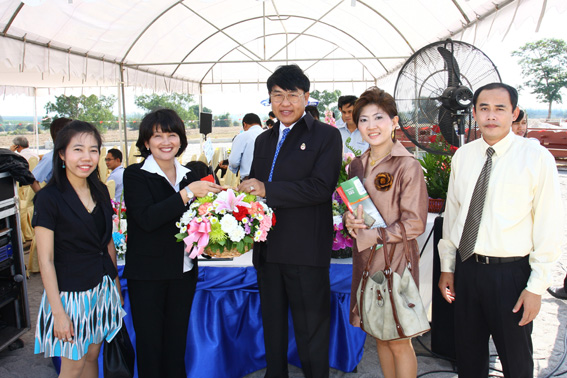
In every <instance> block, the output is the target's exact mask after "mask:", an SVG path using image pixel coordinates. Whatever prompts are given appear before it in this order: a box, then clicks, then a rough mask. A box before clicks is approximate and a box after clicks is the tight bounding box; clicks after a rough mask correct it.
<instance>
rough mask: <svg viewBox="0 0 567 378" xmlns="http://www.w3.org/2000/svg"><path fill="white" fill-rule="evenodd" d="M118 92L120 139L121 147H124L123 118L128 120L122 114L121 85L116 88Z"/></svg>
mask: <svg viewBox="0 0 567 378" xmlns="http://www.w3.org/2000/svg"><path fill="white" fill-rule="evenodd" d="M116 90H117V91H118V138H119V143H120V144H119V146H120V147H122V141H123V140H124V138H122V131H123V130H124V129H123V127H122V118H124V119H126V117H124V114H123V113H122V100H123V99H122V96H121V94H120V85H117V86H116Z"/></svg>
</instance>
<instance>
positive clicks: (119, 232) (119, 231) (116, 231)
mask: <svg viewBox="0 0 567 378" xmlns="http://www.w3.org/2000/svg"><path fill="white" fill-rule="evenodd" d="M120 199H121V201H120V202H116V201H114V200H111V203H112V208H113V209H114V215H113V216H112V240H113V241H114V248H116V258H117V260H120V261H123V260H124V257H125V256H126V241H127V240H128V228H127V226H128V221H127V220H126V205H125V204H124V200H122V198H120Z"/></svg>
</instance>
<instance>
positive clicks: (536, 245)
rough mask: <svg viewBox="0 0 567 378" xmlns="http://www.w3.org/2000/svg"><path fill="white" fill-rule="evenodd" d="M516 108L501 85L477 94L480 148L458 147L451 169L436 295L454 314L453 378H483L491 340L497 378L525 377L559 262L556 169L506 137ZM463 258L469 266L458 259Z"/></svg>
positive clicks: (541, 152)
mask: <svg viewBox="0 0 567 378" xmlns="http://www.w3.org/2000/svg"><path fill="white" fill-rule="evenodd" d="M517 102H518V92H517V91H516V90H515V89H514V88H512V87H510V86H508V85H506V84H502V83H492V84H488V85H485V86H484V87H481V88H479V89H478V90H477V91H476V92H475V94H474V96H473V104H474V109H473V115H474V117H475V120H476V122H477V124H478V125H479V128H480V131H481V133H482V138H481V139H478V140H475V141H474V142H471V143H468V144H466V145H464V146H462V147H460V148H459V149H458V151H457V152H456V153H455V155H454V157H453V161H452V165H451V169H452V170H451V179H450V182H449V191H448V193H447V204H446V210H445V216H444V221H443V238H442V239H441V241H440V242H439V255H440V258H441V272H442V273H441V277H440V279H439V288H440V290H441V293H442V295H443V297H444V298H445V300H446V301H447V302H449V303H452V302H454V306H455V344H456V352H457V367H458V370H459V377H465V378H467V377H475V378H476V377H483V378H486V377H487V376H488V374H489V371H488V366H489V365H488V363H489V347H488V342H489V337H490V336H492V339H493V341H494V344H495V346H496V349H497V351H498V356H499V357H500V361H501V363H502V369H503V372H504V376H505V377H514V378H518V377H532V376H533V369H534V364H533V346H532V341H531V333H532V328H533V323H532V321H533V320H534V319H535V317H536V316H537V314H538V312H539V310H540V306H541V295H542V294H543V293H544V292H545V291H546V289H547V288H548V287H549V285H550V280H551V271H552V268H553V267H554V265H555V262H556V261H557V259H558V258H559V256H560V254H561V235H562V234H563V224H562V220H563V212H562V203H561V194H560V188H559V178H558V175H557V167H556V164H555V159H554V158H553V156H552V155H551V154H550V153H549V152H548V151H547V150H546V149H545V148H544V147H542V146H540V144H539V143H538V142H537V141H533V140H530V139H526V138H522V137H519V136H517V135H515V134H514V133H513V132H512V131H511V126H512V121H513V120H514V119H515V118H516V117H517V115H518V111H519V110H518V108H517ZM492 151H494V152H493V154H492V167H491V169H490V170H489V171H490V176H489V178H488V184H487V185H488V186H487V189H486V197H485V200H484V205H483V206H482V205H481V206H479V207H478V208H482V209H483V210H482V213H481V217H480V224H479V225H478V232H475V234H476V242H474V241H473V242H472V243H463V242H462V241H461V236H462V235H463V233H467V234H470V232H468V231H466V230H465V231H463V230H464V229H465V221H466V223H467V228H468V230H469V231H470V229H472V228H476V227H471V225H472V224H473V223H475V221H470V222H469V220H468V219H467V214H468V210H469V205H470V204H471V197H472V196H473V191H474V188H475V184H476V182H477V178H479V175H480V172H481V170H482V168H483V166H484V165H485V162H486V161H487V159H488V158H487V156H490V155H491V153H492ZM476 197H477V196H475V198H476ZM476 203H481V204H482V202H476ZM476 203H475V204H476ZM472 213H473V212H471V214H472ZM477 214H478V213H477ZM471 218H472V217H471ZM476 224H478V223H476ZM465 239H466V238H463V240H465ZM473 240H474V239H473ZM459 245H461V246H459ZM471 249H472V255H470V257H469V255H468V253H464V252H463V251H464V250H468V251H470V250H471ZM461 253H462V254H463V256H464V257H461ZM463 259H464V261H463Z"/></svg>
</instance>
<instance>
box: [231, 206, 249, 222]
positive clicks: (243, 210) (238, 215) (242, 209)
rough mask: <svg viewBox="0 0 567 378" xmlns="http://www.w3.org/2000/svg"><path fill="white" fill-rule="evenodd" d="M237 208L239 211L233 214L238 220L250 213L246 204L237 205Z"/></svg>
mask: <svg viewBox="0 0 567 378" xmlns="http://www.w3.org/2000/svg"><path fill="white" fill-rule="evenodd" d="M236 209H238V212H236V211H235V212H233V213H232V216H233V217H234V218H236V220H237V221H241V220H242V219H244V217H245V216H247V215H248V208H246V207H244V206H236Z"/></svg>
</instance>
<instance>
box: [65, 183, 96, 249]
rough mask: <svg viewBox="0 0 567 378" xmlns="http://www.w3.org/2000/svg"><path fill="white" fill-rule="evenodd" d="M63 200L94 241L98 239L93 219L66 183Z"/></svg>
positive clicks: (73, 190)
mask: <svg viewBox="0 0 567 378" xmlns="http://www.w3.org/2000/svg"><path fill="white" fill-rule="evenodd" d="M62 197H63V200H64V201H65V202H66V203H67V205H69V208H70V209H71V211H72V212H73V213H75V215H76V216H77V217H78V218H79V219H80V220H81V222H83V224H84V225H85V228H86V229H87V230H88V232H90V233H91V235H92V236H94V237H96V240H98V239H99V237H98V235H97V231H96V226H95V223H94V219H93V217H92V216H91V214H89V212H88V211H87V209H85V206H84V205H83V203H82V202H81V200H80V199H79V196H78V195H77V193H76V192H75V189H73V187H72V186H71V184H70V183H69V182H68V181H67V183H66V184H65V192H64V193H62Z"/></svg>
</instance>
